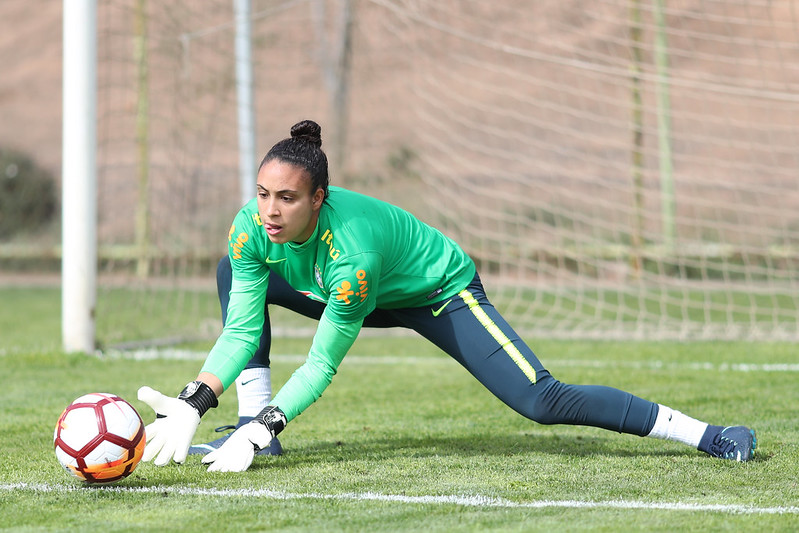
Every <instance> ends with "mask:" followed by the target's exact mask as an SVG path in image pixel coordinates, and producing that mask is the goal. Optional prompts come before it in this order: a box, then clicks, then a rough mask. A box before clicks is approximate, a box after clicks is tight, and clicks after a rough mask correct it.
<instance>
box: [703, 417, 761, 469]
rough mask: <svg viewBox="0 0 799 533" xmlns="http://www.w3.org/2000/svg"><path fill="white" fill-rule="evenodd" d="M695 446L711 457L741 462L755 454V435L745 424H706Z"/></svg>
mask: <svg viewBox="0 0 799 533" xmlns="http://www.w3.org/2000/svg"><path fill="white" fill-rule="evenodd" d="M697 448H698V449H699V450H701V451H703V452H706V453H708V454H710V455H712V456H713V457H718V458H720V459H730V460H732V461H738V462H743V461H748V460H750V459H752V458H753V457H754V456H755V448H757V437H756V436H755V430H753V429H749V428H748V427H746V426H728V427H721V426H708V427H707V429H706V430H705V434H704V435H702V440H701V441H700V442H699V446H698V447H697Z"/></svg>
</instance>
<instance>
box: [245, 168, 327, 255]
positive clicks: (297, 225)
mask: <svg viewBox="0 0 799 533" xmlns="http://www.w3.org/2000/svg"><path fill="white" fill-rule="evenodd" d="M255 186H256V189H257V197H258V213H259V214H260V216H261V222H262V223H263V225H264V230H265V231H266V234H267V236H268V237H269V240H270V241H272V242H274V243H276V244H285V243H287V242H297V243H303V242H305V241H307V240H308V239H309V238H310V237H311V234H313V232H314V229H315V228H316V221H317V220H318V219H319V209H321V207H322V202H323V201H324V199H325V193H324V191H323V190H322V189H316V190H315V191H311V178H310V177H309V176H308V172H307V171H306V170H305V169H304V168H302V167H298V166H296V165H292V164H290V163H285V162H283V161H280V160H279V159H273V160H271V161H269V162H268V163H266V164H265V165H264V166H262V167H261V170H259V171H258V180H257V181H256V185H255Z"/></svg>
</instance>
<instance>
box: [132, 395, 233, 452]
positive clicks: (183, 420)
mask: <svg viewBox="0 0 799 533" xmlns="http://www.w3.org/2000/svg"><path fill="white" fill-rule="evenodd" d="M139 400H141V401H142V402H144V403H146V404H147V405H149V406H150V407H152V408H153V411H155V414H156V419H155V421H154V422H153V423H152V424H148V425H147V427H145V428H144V432H145V434H146V438H147V445H146V446H145V447H144V454H143V455H142V461H150V460H152V459H153V457H155V461H154V462H153V463H154V464H155V465H157V466H164V465H165V464H167V463H168V462H169V460H170V459H172V460H174V461H175V462H176V463H182V462H183V461H185V460H186V455H188V452H189V446H191V439H192V438H193V437H194V433H195V432H196V431H197V426H199V425H200V417H202V415H204V414H205V412H206V411H207V410H208V409H210V408H211V407H216V406H217V405H218V404H219V402H218V401H217V399H216V394H214V391H213V390H211V387H209V386H208V385H206V384H205V383H203V382H201V381H192V382H191V383H189V384H188V385H186V387H185V388H184V389H183V391H182V392H181V393H180V394H179V395H178V397H177V398H170V397H169V396H164V395H163V394H161V393H160V392H158V391H157V390H154V389H151V388H150V387H142V388H140V389H139ZM156 454H158V457H156Z"/></svg>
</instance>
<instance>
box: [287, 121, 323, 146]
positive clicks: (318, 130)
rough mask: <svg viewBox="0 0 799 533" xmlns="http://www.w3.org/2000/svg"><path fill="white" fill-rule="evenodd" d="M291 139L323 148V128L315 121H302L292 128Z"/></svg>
mask: <svg viewBox="0 0 799 533" xmlns="http://www.w3.org/2000/svg"><path fill="white" fill-rule="evenodd" d="M291 138H292V139H300V140H303V141H306V142H309V143H311V144H314V145H316V146H318V147H319V146H322V127H321V126H320V125H319V124H317V123H316V122H314V121H313V120H301V121H300V122H297V123H296V124H294V125H293V126H292V127H291Z"/></svg>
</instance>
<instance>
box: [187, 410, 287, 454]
mask: <svg viewBox="0 0 799 533" xmlns="http://www.w3.org/2000/svg"><path fill="white" fill-rule="evenodd" d="M250 421H252V417H246V416H243V417H241V418H239V423H238V424H236V425H235V426H233V425H230V426H221V427H218V428H216V430H215V431H216V432H217V433H222V432H224V431H229V432H230V433H228V434H227V435H225V436H224V437H219V438H218V439H216V440H212V441H211V442H206V443H205V444H195V445H194V446H191V447H190V448H189V455H206V454H209V453H211V452H212V451H214V450H218V449H219V447H220V446H222V445H223V444H224V443H225V441H226V440H228V438H229V437H230V435H231V434H232V433H233V431H235V430H236V429H238V428H239V427H241V426H243V425H244V424H247V423H249V422H250ZM255 455H283V446H281V445H280V441H279V440H277V437H275V438H274V439H272V442H270V443H269V447H268V448H264V449H263V450H258V451H257V452H256V453H255Z"/></svg>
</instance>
